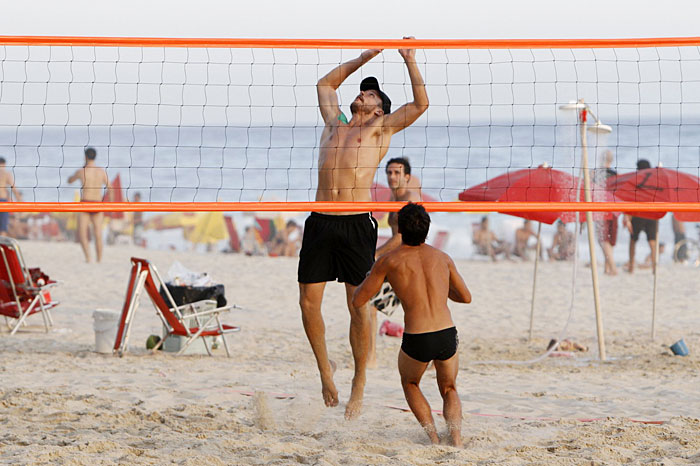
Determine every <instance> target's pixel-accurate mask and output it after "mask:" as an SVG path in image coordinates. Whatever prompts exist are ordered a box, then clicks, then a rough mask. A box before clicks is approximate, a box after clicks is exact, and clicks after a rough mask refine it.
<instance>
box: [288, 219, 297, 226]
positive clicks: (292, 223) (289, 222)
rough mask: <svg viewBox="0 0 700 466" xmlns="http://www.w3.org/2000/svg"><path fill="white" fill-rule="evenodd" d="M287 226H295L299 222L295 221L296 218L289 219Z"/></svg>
mask: <svg viewBox="0 0 700 466" xmlns="http://www.w3.org/2000/svg"><path fill="white" fill-rule="evenodd" d="M286 226H287V227H295V226H297V222H295V221H294V220H289V221H288V222H287V225H286Z"/></svg>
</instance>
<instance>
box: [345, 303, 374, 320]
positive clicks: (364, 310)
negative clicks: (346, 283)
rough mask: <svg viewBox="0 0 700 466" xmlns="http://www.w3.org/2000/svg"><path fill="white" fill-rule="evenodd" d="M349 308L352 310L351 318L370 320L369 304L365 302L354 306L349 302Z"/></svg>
mask: <svg viewBox="0 0 700 466" xmlns="http://www.w3.org/2000/svg"><path fill="white" fill-rule="evenodd" d="M348 309H349V310H350V319H351V320H359V321H363V320H368V319H369V305H367V304H365V305H363V306H353V305H352V302H348Z"/></svg>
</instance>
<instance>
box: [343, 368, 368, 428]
mask: <svg viewBox="0 0 700 466" xmlns="http://www.w3.org/2000/svg"><path fill="white" fill-rule="evenodd" d="M364 392H365V379H364V377H362V378H359V377H358V376H357V375H355V377H354V378H353V379H352V391H351V392H350V399H349V400H348V403H347V404H346V405H345V419H346V420H348V421H350V420H352V419H355V418H357V417H358V416H359V415H360V413H361V412H362V400H363V398H364Z"/></svg>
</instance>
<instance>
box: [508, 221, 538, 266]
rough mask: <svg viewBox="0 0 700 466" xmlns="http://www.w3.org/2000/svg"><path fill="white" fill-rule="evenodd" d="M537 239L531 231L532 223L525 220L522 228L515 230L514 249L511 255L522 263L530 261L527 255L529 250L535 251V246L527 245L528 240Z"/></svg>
mask: <svg viewBox="0 0 700 466" xmlns="http://www.w3.org/2000/svg"><path fill="white" fill-rule="evenodd" d="M532 237H534V238H537V234H536V233H535V232H534V231H532V222H530V220H527V219H525V221H524V222H523V226H522V227H520V228H518V229H517V230H515V247H514V248H513V255H514V256H518V257H519V258H521V259H522V260H524V261H527V260H530V257H529V255H528V251H529V250H531V249H532V250H536V249H537V244H532V245H531V244H529V242H530V238H532Z"/></svg>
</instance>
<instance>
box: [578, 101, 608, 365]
mask: <svg viewBox="0 0 700 466" xmlns="http://www.w3.org/2000/svg"><path fill="white" fill-rule="evenodd" d="M579 102H581V103H582V104H583V103H584V102H583V99H581V100H580V101H579ZM586 110H587V109H586V108H584V109H582V110H581V118H580V120H581V125H580V126H581V159H582V165H583V187H584V197H585V201H586V202H592V198H591V178H590V174H589V173H588V142H587V140H586V126H587V125H586ZM593 228H594V227H593V213H592V212H591V211H590V210H588V211H586V229H587V230H588V253H589V255H590V259H591V278H592V280H593V301H594V303H595V322H596V332H597V335H598V357H599V358H600V360H601V361H605V334H604V332H603V313H602V310H601V308H600V292H599V290H598V266H597V263H596V255H595V237H594V232H593Z"/></svg>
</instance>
